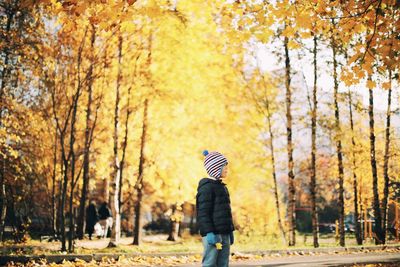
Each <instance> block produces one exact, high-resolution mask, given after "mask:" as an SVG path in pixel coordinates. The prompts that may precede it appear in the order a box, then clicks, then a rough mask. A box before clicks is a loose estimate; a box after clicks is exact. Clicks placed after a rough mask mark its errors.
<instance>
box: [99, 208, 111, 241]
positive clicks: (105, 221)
mask: <svg viewBox="0 0 400 267" xmlns="http://www.w3.org/2000/svg"><path fill="white" fill-rule="evenodd" d="M99 217H100V221H99V223H100V225H101V227H102V228H103V231H104V235H103V238H106V237H107V233H108V229H111V227H112V224H113V220H112V213H111V210H110V208H109V207H108V205H107V202H103V204H101V206H100V209H99Z"/></svg>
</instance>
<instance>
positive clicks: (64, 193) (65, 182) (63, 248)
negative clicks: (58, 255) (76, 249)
mask: <svg viewBox="0 0 400 267" xmlns="http://www.w3.org/2000/svg"><path fill="white" fill-rule="evenodd" d="M63 139H64V138H62V141H61V142H64V140H63ZM63 146H64V145H63V144H61V147H62V150H63V151H62V153H63V164H64V174H63V186H62V196H61V206H60V211H61V223H60V227H61V251H67V247H66V238H65V202H66V197H67V186H68V160H67V159H66V157H65V151H64V149H63Z"/></svg>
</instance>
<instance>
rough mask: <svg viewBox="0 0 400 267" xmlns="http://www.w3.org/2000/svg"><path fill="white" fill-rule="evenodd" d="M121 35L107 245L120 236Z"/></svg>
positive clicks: (115, 243) (115, 241)
mask: <svg viewBox="0 0 400 267" xmlns="http://www.w3.org/2000/svg"><path fill="white" fill-rule="evenodd" d="M121 61H122V36H121V33H120V35H119V37H118V75H117V88H116V96H115V111H114V171H113V175H112V178H113V183H112V188H111V191H110V193H111V194H110V197H111V211H112V214H113V217H114V223H113V225H112V229H111V240H110V243H109V244H108V246H109V247H115V246H117V245H118V244H119V239H120V236H121V215H120V213H119V211H120V209H119V201H118V196H119V191H120V190H121V187H120V175H121V169H120V160H119V156H118V144H119V143H118V130H119V104H120V87H121V79H122V66H121Z"/></svg>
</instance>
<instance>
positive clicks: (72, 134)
mask: <svg viewBox="0 0 400 267" xmlns="http://www.w3.org/2000/svg"><path fill="white" fill-rule="evenodd" d="M87 29H88V28H87V27H86V30H85V33H84V35H83V38H82V42H81V44H80V46H79V50H78V55H77V56H78V57H77V78H78V81H77V88H76V92H75V95H74V98H73V102H72V105H73V109H72V117H71V128H70V138H69V155H70V156H71V161H70V165H71V168H70V169H71V177H70V187H71V188H70V191H71V192H70V197H69V236H68V251H69V252H73V251H74V243H73V239H74V235H75V225H74V210H73V200H74V189H75V183H76V180H77V179H78V177H77V178H75V167H76V154H75V149H74V145H75V141H76V138H75V132H76V128H75V124H76V114H77V112H78V104H79V98H80V96H81V95H82V81H81V76H80V75H81V64H82V51H83V48H84V46H85V41H86V34H87Z"/></svg>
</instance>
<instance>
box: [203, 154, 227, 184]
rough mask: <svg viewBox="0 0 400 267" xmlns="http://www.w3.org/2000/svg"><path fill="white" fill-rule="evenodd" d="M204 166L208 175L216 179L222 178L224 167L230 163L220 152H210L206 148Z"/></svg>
mask: <svg viewBox="0 0 400 267" xmlns="http://www.w3.org/2000/svg"><path fill="white" fill-rule="evenodd" d="M203 155H204V156H205V158H204V167H205V168H206V171H207V173H208V175H210V176H211V177H214V178H216V179H219V178H221V174H222V168H223V167H224V166H225V165H227V164H228V160H227V159H226V158H225V157H224V155H222V154H221V153H219V152H210V153H209V152H208V151H207V150H204V152H203Z"/></svg>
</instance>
